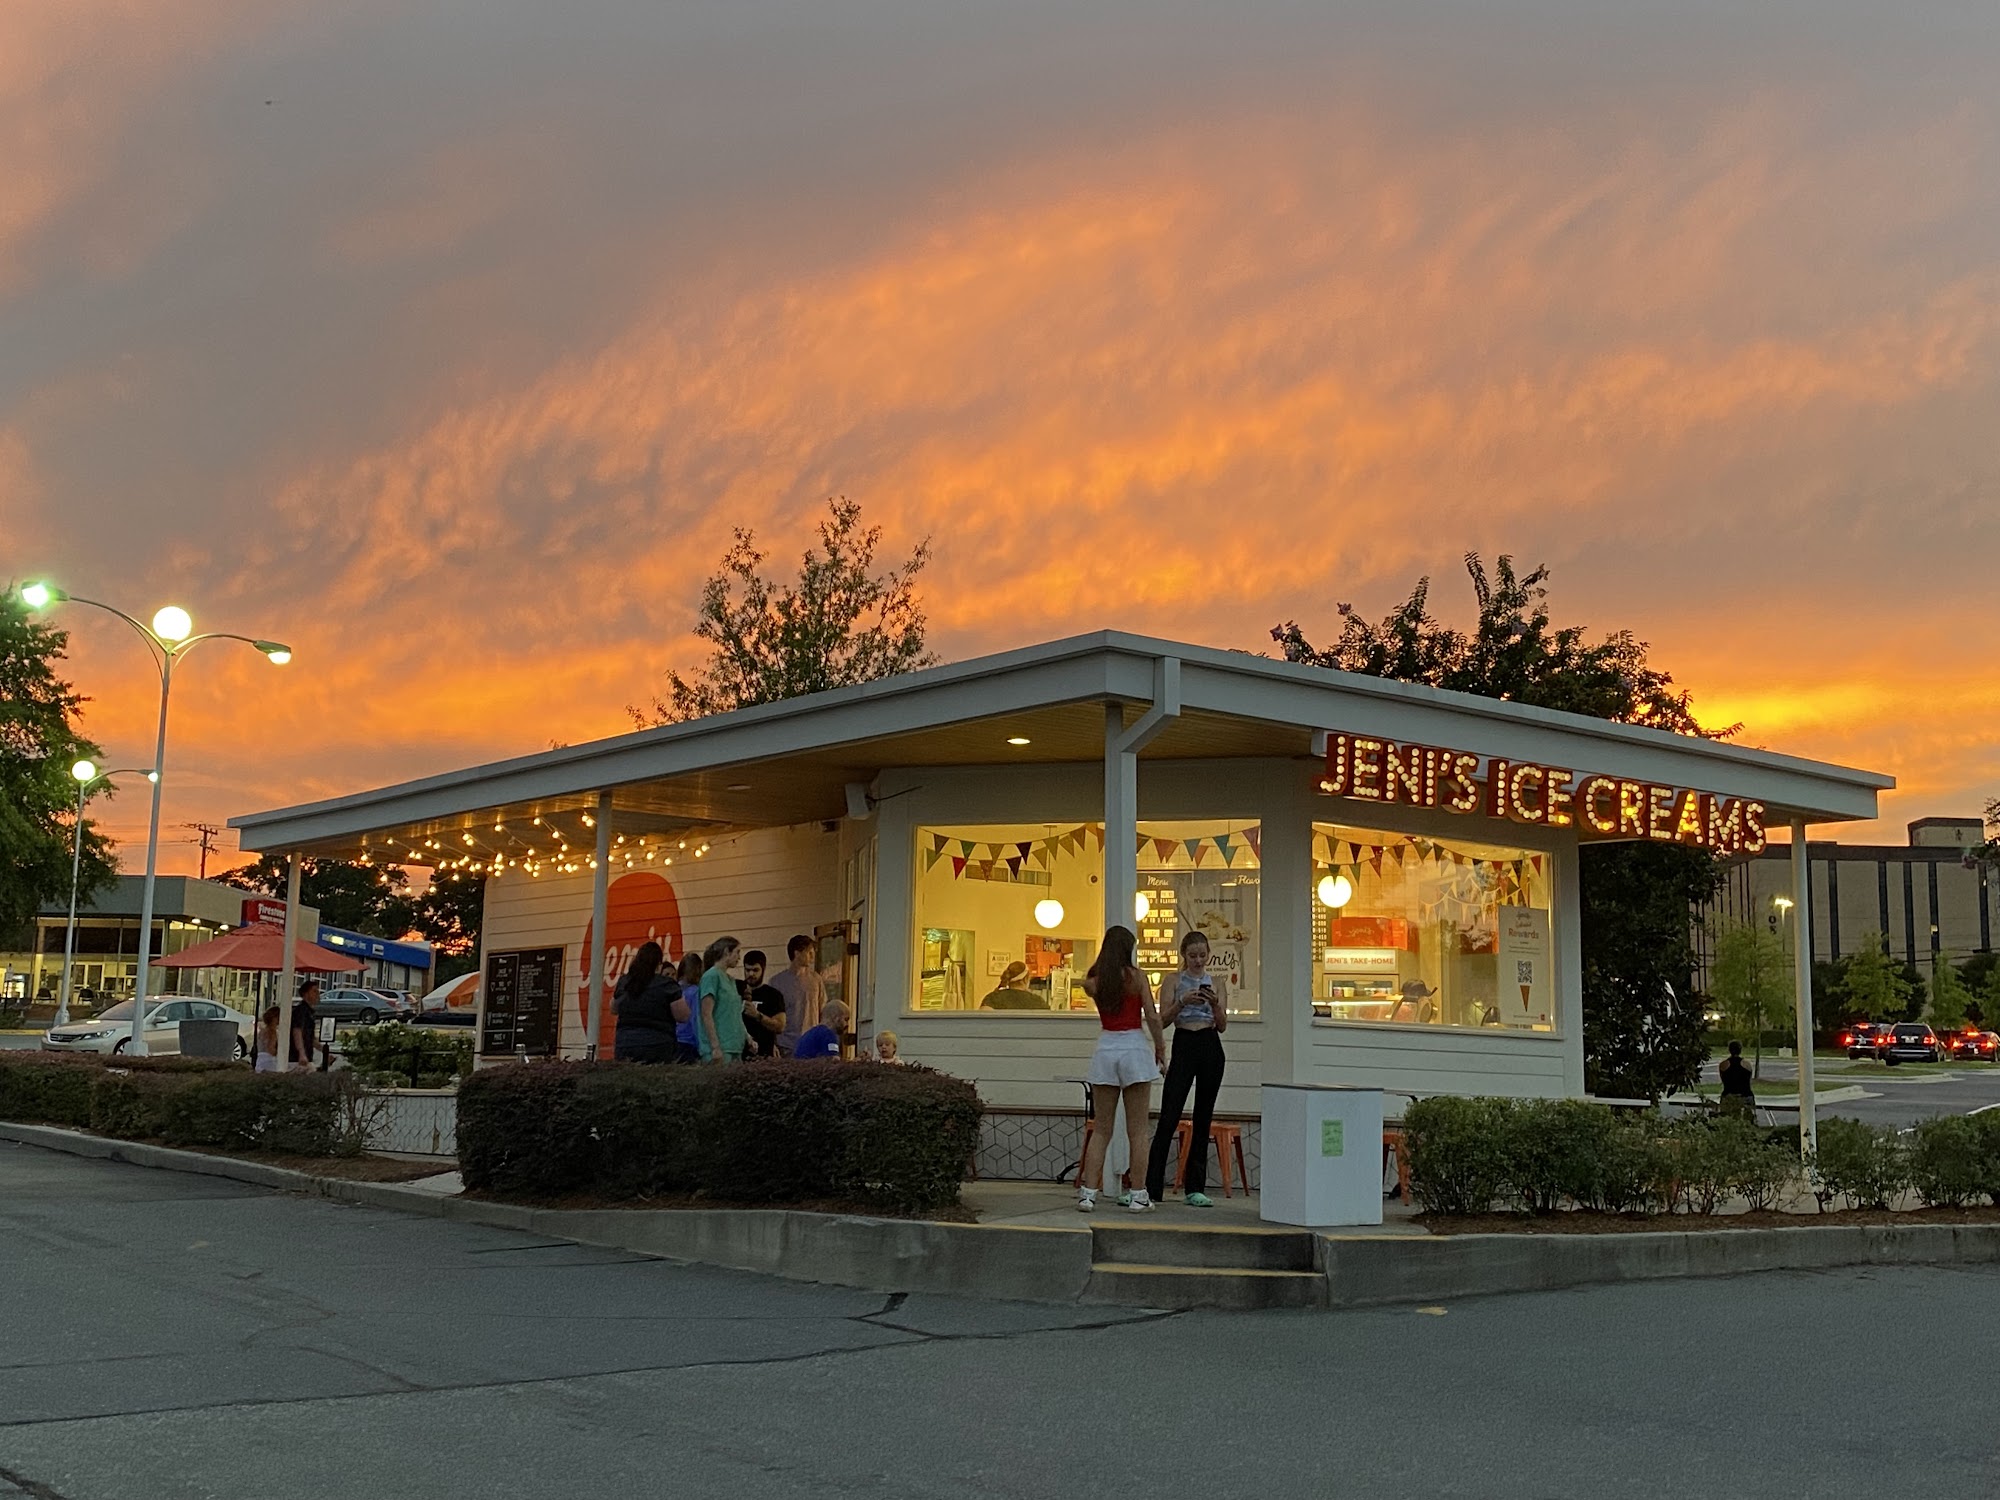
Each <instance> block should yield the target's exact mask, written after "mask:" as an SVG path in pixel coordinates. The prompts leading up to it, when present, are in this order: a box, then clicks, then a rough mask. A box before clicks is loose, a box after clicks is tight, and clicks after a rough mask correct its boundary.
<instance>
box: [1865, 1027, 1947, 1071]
mask: <svg viewBox="0 0 2000 1500" xmlns="http://www.w3.org/2000/svg"><path fill="white" fill-rule="evenodd" d="M1875 1055H1876V1056H1877V1057H1879V1058H1881V1059H1882V1061H1883V1062H1885V1063H1891V1064H1894V1063H1899V1062H1939V1061H1942V1060H1943V1058H1944V1047H1943V1045H1942V1044H1941V1043H1940V1042H1939V1041H1938V1037H1937V1033H1936V1032H1935V1031H1932V1030H1931V1029H1930V1027H1928V1026H1926V1025H1924V1023H1923V1022H1921V1021H1904V1022H1898V1023H1897V1024H1896V1025H1894V1026H1885V1027H1883V1028H1882V1029H1881V1031H1880V1032H1879V1033H1877V1035H1876V1037H1875Z"/></svg>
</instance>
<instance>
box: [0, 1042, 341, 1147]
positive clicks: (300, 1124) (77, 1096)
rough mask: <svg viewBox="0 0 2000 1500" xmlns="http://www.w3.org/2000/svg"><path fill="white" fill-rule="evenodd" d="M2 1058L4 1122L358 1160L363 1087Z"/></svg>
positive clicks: (149, 1066) (202, 1064)
mask: <svg viewBox="0 0 2000 1500" xmlns="http://www.w3.org/2000/svg"><path fill="white" fill-rule="evenodd" d="M114 1062H115V1065H108V1064H107V1063H106V1062H105V1061H103V1060H101V1059H99V1058H97V1057H94V1056H83V1055H79V1054H74V1053H69V1054H64V1053H37V1052H0V1120H17V1121H21V1122H23V1123H31V1124H46V1125H64V1126H68V1127H70V1128H72V1129H77V1130H95V1131H97V1132H98V1133H99V1134H101V1135H110V1136H117V1137H119V1138H120V1139H124V1140H159V1141H164V1142H166V1143H167V1144H168V1145H170V1146H205V1147H211V1148H214V1149H218V1150H224V1151H270V1152H277V1153H281V1154H284V1155H288V1156H337V1155H348V1154H354V1153H358V1152H360V1151H361V1150H362V1149H364V1147H365V1145H366V1139H365V1131H364V1130H362V1129H360V1128H358V1127H357V1121H358V1120H359V1119H360V1117H361V1115H362V1114H363V1113H364V1112H363V1111H360V1110H359V1109H358V1108H357V1102H356V1100H355V1098H354V1097H353V1096H355V1095H356V1094H358V1092H359V1088H360V1085H359V1082H358V1081H357V1080H353V1079H349V1078H346V1077H344V1076H342V1075H339V1074H323V1073H254V1072H252V1071H251V1070H250V1069H249V1068H248V1067H247V1066H246V1065H244V1064H242V1063H231V1062H222V1061H218V1060H213V1059H204V1058H192V1057H155V1058H133V1059H131V1060H129V1061H127V1060H126V1059H123V1058H119V1059H115V1060H114Z"/></svg>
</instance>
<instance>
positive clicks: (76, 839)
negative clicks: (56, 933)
mask: <svg viewBox="0 0 2000 1500" xmlns="http://www.w3.org/2000/svg"><path fill="white" fill-rule="evenodd" d="M69 774H70V775H72V776H74V777H75V778H76V820H75V824H74V826H73V828H72V829H71V832H70V841H69V842H70V850H69V922H68V923H67V924H66V925H65V926H64V928H63V966H62V985H61V987H60V989H59V990H58V992H57V998H56V1019H55V1024H56V1025H58V1026H67V1025H68V1024H69V989H70V967H71V965H72V964H73V963H74V962H75V959H76V886H77V881H78V879H79V878H80V877H81V876H82V874H83V804H84V799H85V798H86V797H88V796H89V795H90V789H91V788H92V787H94V786H96V785H97V783H98V782H100V781H109V780H110V779H111V778H112V777H114V776H144V777H146V778H147V779H148V780H154V781H156V780H158V779H159V773H158V772H156V771H148V770H147V769H146V768H145V767H144V766H120V767H119V768H118V769H117V770H115V771H100V770H98V769H97V764H96V762H95V761H89V760H80V761H78V762H77V763H76V764H75V765H73V766H71V767H70V768H69Z"/></svg>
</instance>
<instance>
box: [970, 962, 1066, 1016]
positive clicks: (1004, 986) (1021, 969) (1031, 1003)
mask: <svg viewBox="0 0 2000 1500" xmlns="http://www.w3.org/2000/svg"><path fill="white" fill-rule="evenodd" d="M979 1008H980V1009H981V1010H1047V1009H1048V1008H1049V1002H1048V1000H1047V998H1046V997H1044V996H1041V995H1038V994H1036V993H1035V992H1034V991H1033V990H1031V989H1029V988H1028V966H1027V965H1026V964H1024V963H1022V962H1021V961H1020V960H1019V959H1016V960H1015V961H1014V962H1013V963H1011V964H1009V965H1007V972H1006V973H1004V974H1002V975H1001V976H1000V983H999V986H998V987H997V988H996V989H994V990H992V991H991V992H990V993H989V994H988V995H987V996H986V998H985V999H983V1000H981V1001H980V1002H979Z"/></svg>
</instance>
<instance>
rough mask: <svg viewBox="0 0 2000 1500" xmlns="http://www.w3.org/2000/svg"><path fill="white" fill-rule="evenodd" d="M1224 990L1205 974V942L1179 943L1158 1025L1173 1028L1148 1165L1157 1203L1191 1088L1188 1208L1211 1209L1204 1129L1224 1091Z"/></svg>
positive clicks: (1194, 935) (1194, 937)
mask: <svg viewBox="0 0 2000 1500" xmlns="http://www.w3.org/2000/svg"><path fill="white" fill-rule="evenodd" d="M1226 991H1227V986H1226V985H1225V984H1224V983H1223V981H1222V980H1221V979H1220V978H1218V977H1217V976H1215V975H1212V974H1210V973H1209V972H1208V939H1207V938H1206V937H1205V936H1203V935H1202V934H1201V933H1199V932H1190V933H1189V934H1188V935H1187V936H1186V937H1184V938H1182V939H1181V969H1180V972H1179V973H1178V974H1176V975H1174V978H1173V982H1172V983H1171V984H1170V985H1168V986H1166V993H1165V994H1164V995H1162V996H1161V997H1160V1023H1161V1024H1162V1025H1164V1026H1171V1027H1172V1028H1173V1029H1174V1056H1173V1061H1172V1062H1171V1063H1169V1064H1168V1065H1167V1086H1166V1087H1165V1088H1164V1089H1162V1090H1161V1091H1160V1124H1159V1128H1158V1129H1156V1130H1155V1131H1154V1132H1153V1154H1152V1157H1151V1159H1150V1160H1149V1161H1148V1163H1147V1166H1146V1192H1147V1194H1148V1195H1149V1196H1150V1197H1151V1198H1152V1200H1153V1202H1155V1203H1158V1202H1159V1201H1160V1199H1161V1198H1163V1197H1165V1196H1166V1191H1167V1149H1168V1147H1169V1146H1171V1145H1172V1144H1173V1139H1174V1132H1175V1131H1176V1130H1178V1129H1179V1128H1180V1123H1181V1110H1182V1109H1183V1108H1184V1107H1185V1106H1186V1104H1187V1096H1188V1087H1189V1085H1193V1087H1194V1129H1193V1134H1192V1137H1191V1139H1190V1141H1189V1143H1188V1159H1187V1170H1186V1172H1185V1173H1184V1174H1182V1175H1183V1180H1184V1181H1185V1183H1186V1187H1187V1206H1188V1207H1189V1208H1213V1207H1215V1203H1214V1200H1213V1199H1211V1198H1210V1197H1209V1196H1208V1194H1207V1192H1206V1191H1204V1190H1205V1189H1206V1188H1207V1187H1208V1127H1209V1121H1210V1120H1211V1118H1213V1116H1214V1113H1215V1096H1216V1094H1217V1093H1219V1092H1220V1091H1221V1089H1222V1067H1223V1056H1222V1033H1223V1032H1224V1031H1226V1030H1227V1029H1228V1027H1229V1000H1228V996H1227V993H1226Z"/></svg>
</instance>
